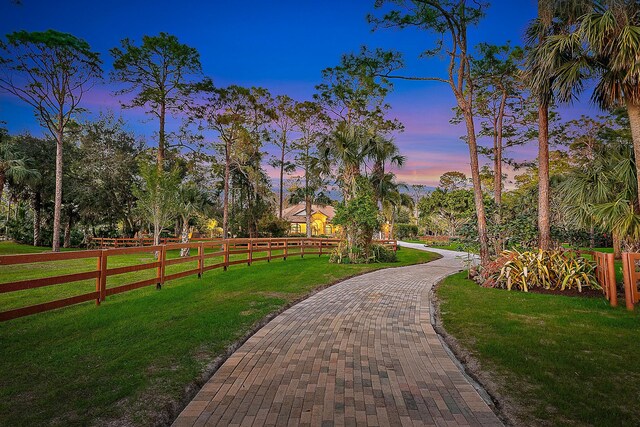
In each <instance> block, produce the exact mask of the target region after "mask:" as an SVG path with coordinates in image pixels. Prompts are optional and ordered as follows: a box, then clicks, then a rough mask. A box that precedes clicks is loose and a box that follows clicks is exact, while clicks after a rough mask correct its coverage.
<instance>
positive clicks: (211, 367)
mask: <svg viewBox="0 0 640 427" xmlns="http://www.w3.org/2000/svg"><path fill="white" fill-rule="evenodd" d="M408 249H415V248H408ZM418 250H420V249H418ZM424 251H425V252H430V253H432V254H434V255H435V257H434V258H433V259H431V260H429V261H427V262H418V263H415V264H408V265H398V266H390V267H383V268H379V269H377V270H371V271H363V272H359V273H355V274H352V275H350V276H347V277H343V278H341V279H339V280H335V281H333V282H330V283H326V284H324V285H321V286H319V287H317V288H315V289H313V290H312V291H310V292H308V293H306V294H304V295H302V296H301V297H299V298H296V299H294V300H292V301H290V302H288V303H287V304H285V305H284V306H282V307H280V308H279V309H278V310H276V311H273V312H271V313H269V314H267V315H266V316H265V317H263V318H262V319H260V320H259V321H258V322H256V323H255V324H254V325H253V326H252V327H251V328H250V329H249V330H248V331H247V332H246V333H245V334H244V335H242V336H241V337H240V338H238V340H236V341H234V342H233V343H231V344H229V345H228V346H227V347H226V348H225V350H224V351H223V352H222V353H221V354H219V355H218V356H216V357H215V358H214V359H213V360H211V362H209V363H208V364H207V365H206V367H205V369H204V370H203V371H202V372H201V373H200V375H199V376H198V377H197V378H196V379H195V380H193V381H192V382H190V383H189V384H187V385H186V386H185V388H184V393H183V394H182V396H181V397H180V398H178V399H176V400H173V401H171V402H168V403H167V405H165V407H164V408H163V409H161V410H160V411H158V412H156V413H155V414H153V415H155V416H154V417H152V425H154V426H156V427H168V426H171V425H172V424H173V422H174V421H175V420H176V419H177V418H178V416H179V415H180V414H181V413H182V411H183V410H184V408H186V407H187V405H188V404H189V403H190V402H191V401H192V400H193V398H194V397H195V396H196V394H198V392H199V391H200V389H202V387H203V386H204V385H205V384H206V383H207V382H208V381H209V380H210V379H211V378H212V377H213V376H214V375H215V373H216V372H217V371H218V369H220V367H221V366H222V365H223V364H224V362H226V361H227V359H229V357H231V355H232V354H233V353H235V351H236V350H238V349H239V348H240V347H242V345H243V344H244V343H246V342H247V341H248V340H249V338H251V337H252V336H253V335H255V334H256V333H257V332H258V331H259V330H260V329H262V328H263V327H265V326H266V325H267V324H269V322H271V321H272V320H273V319H275V318H276V317H277V316H279V315H280V314H282V313H284V312H285V311H287V310H288V309H290V308H291V307H293V306H294V305H296V304H299V303H301V302H302V301H305V300H307V299H309V298H311V297H312V296H314V295H315V294H317V293H318V292H321V291H323V290H325V289H327V288H329V287H331V286H335V285H337V284H339V283H342V282H344V281H347V280H349V279H353V278H354V277H358V276H363V275H365V274H369V273H375V272H377V271H382V270H392V269H394V268H404V267H411V266H414V265H423V264H429V263H430V262H433V261H436V260H439V259H440V258H442V255H441V254H439V253H436V252H432V251H429V250H428V249H425V250H424Z"/></svg>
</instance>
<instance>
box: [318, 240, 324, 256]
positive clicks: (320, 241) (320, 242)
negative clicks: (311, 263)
mask: <svg viewBox="0 0 640 427" xmlns="http://www.w3.org/2000/svg"><path fill="white" fill-rule="evenodd" d="M323 240H324V239H323V238H322V237H321V238H320V240H319V244H320V255H318V256H319V257H321V256H322V241H323Z"/></svg>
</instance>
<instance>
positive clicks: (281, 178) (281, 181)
mask: <svg viewBox="0 0 640 427" xmlns="http://www.w3.org/2000/svg"><path fill="white" fill-rule="evenodd" d="M286 148H287V133H286V132H283V134H282V152H281V153H280V193H279V195H280V211H279V212H280V213H279V216H278V218H280V219H282V205H283V201H284V194H283V189H284V154H285V149H286Z"/></svg>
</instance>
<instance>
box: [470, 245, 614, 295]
mask: <svg viewBox="0 0 640 427" xmlns="http://www.w3.org/2000/svg"><path fill="white" fill-rule="evenodd" d="M595 269H596V265H595V263H594V262H593V261H589V260H587V259H585V258H582V257H580V256H578V255H577V254H574V253H570V252H563V251H543V250H539V251H537V252H533V251H529V252H518V251H504V252H503V253H502V254H501V255H500V256H499V257H498V259H496V260H495V261H493V262H491V263H490V264H489V265H487V266H486V267H485V268H484V269H483V271H482V273H481V280H482V281H483V285H484V286H487V287H494V288H503V289H508V290H512V289H515V290H520V291H524V292H528V291H529V290H530V289H534V288H542V289H551V290H560V291H564V290H566V289H578V291H580V292H582V289H583V288H592V289H602V288H601V287H600V285H599V284H598V281H597V279H596V276H595Z"/></svg>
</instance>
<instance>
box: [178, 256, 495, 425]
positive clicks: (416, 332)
mask: <svg viewBox="0 0 640 427" xmlns="http://www.w3.org/2000/svg"><path fill="white" fill-rule="evenodd" d="M443 253H444V256H443V258H441V259H439V260H436V261H433V262H431V263H428V264H424V265H416V266H409V267H400V268H393V269H386V270H380V271H376V272H372V273H368V274H365V275H362V276H359V277H355V278H352V279H349V280H346V281H344V282H342V283H339V284H337V285H334V286H332V287H329V288H327V289H325V290H323V291H321V292H319V293H317V294H315V295H313V296H311V297H310V298H308V299H306V300H305V301H302V302H301V303H299V304H296V305H295V306H293V307H292V308H290V309H288V310H286V311H285V312H283V313H282V314H280V315H279V316H277V317H276V318H275V319H273V320H272V321H271V322H269V324H267V325H266V326H265V327H263V328H262V329H260V330H259V331H258V332H257V333H256V334H255V335H253V336H252V337H251V338H250V339H249V340H247V342H246V343H245V344H244V345H242V346H241V347H240V348H239V349H238V350H237V351H236V352H235V353H234V354H233V355H231V357H229V359H227V361H226V362H225V363H224V364H223V365H222V366H221V367H220V369H219V370H218V371H217V372H216V373H215V375H214V376H213V377H212V378H211V379H210V380H209V381H208V382H207V383H206V384H205V385H204V387H203V388H202V390H200V392H199V393H198V394H197V395H196V397H195V398H194V399H193V401H192V402H191V403H190V404H189V405H188V406H187V407H186V408H185V409H184V411H182V413H181V414H180V416H179V417H178V418H177V419H176V421H175V422H174V426H203V425H207V426H210V425H220V426H263V425H271V426H273V425H278V426H351V425H369V426H400V425H402V426H417V425H420V426H422V425H442V426H454V425H472V426H494V425H502V424H501V423H500V421H499V420H498V418H497V417H496V416H495V414H494V413H493V412H492V411H491V409H490V408H489V406H488V405H487V404H486V403H485V401H484V400H482V398H481V397H480V395H479V394H478V393H477V391H476V390H475V389H474V387H473V386H472V385H471V384H469V382H467V380H466V379H465V377H464V376H463V374H462V373H461V372H460V370H459V369H458V368H457V366H456V365H455V364H454V363H453V361H452V360H451V359H450V357H449V356H448V354H447V352H446V351H445V349H444V348H443V346H442V344H441V343H440V340H439V339H438V337H437V335H436V333H435V331H434V330H433V328H432V326H431V323H430V321H429V309H430V305H429V291H430V289H431V287H432V286H433V285H434V284H435V283H437V282H438V281H439V280H441V279H442V278H443V277H445V276H447V275H449V274H452V273H454V272H456V271H458V270H459V269H460V261H459V260H457V259H456V258H455V255H454V254H455V253H449V251H446V252H445V251H443Z"/></svg>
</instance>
